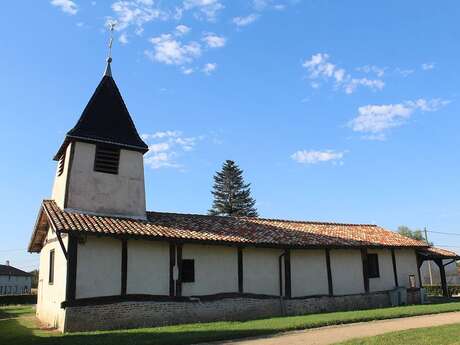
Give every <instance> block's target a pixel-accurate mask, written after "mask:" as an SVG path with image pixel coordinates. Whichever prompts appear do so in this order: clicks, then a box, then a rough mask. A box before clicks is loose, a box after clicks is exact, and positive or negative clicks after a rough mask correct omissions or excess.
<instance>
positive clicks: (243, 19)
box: [232, 13, 259, 27]
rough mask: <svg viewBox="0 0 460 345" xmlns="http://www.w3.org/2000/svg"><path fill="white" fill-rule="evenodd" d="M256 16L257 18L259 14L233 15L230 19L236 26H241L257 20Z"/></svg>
mask: <svg viewBox="0 0 460 345" xmlns="http://www.w3.org/2000/svg"><path fill="white" fill-rule="evenodd" d="M257 18H259V16H258V15H257V14H254V13H252V14H250V15H248V16H245V17H234V18H233V19H232V21H233V24H235V25H236V26H237V27H242V26H247V25H249V24H252V23H254V22H255V21H256V20H257Z"/></svg>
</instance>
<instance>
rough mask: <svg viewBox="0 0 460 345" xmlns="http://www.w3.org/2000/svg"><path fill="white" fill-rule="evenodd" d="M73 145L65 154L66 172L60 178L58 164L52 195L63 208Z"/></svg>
mask: <svg viewBox="0 0 460 345" xmlns="http://www.w3.org/2000/svg"><path fill="white" fill-rule="evenodd" d="M72 145H74V144H69V145H67V148H66V151H65V152H66V153H65V160H64V170H63V171H62V174H61V175H60V176H58V169H59V162H57V164H56V175H55V178H54V184H53V191H52V194H51V198H52V199H53V200H54V201H55V202H56V204H57V205H58V206H59V207H61V208H63V207H64V198H65V190H66V181H67V176H68V174H69V162H70V151H71V147H72Z"/></svg>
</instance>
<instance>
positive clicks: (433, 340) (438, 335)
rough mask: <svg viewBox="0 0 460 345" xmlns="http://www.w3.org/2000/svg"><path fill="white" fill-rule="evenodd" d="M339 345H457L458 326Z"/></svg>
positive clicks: (388, 335) (416, 330) (390, 334)
mask: <svg viewBox="0 0 460 345" xmlns="http://www.w3.org/2000/svg"><path fill="white" fill-rule="evenodd" d="M340 344H341V345H408V344H417V345H434V344H436V345H459V344H460V324H452V325H447V326H437V327H429V328H419V329H413V330H407V331H400V332H393V333H387V334H383V335H379V336H376V337H369V338H362V339H355V340H350V341H347V342H344V343H340Z"/></svg>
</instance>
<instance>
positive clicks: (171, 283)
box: [169, 243, 176, 297]
mask: <svg viewBox="0 0 460 345" xmlns="http://www.w3.org/2000/svg"><path fill="white" fill-rule="evenodd" d="M175 264H176V246H175V245H174V243H170V244H169V296H171V297H173V296H174V292H175V288H174V265H175Z"/></svg>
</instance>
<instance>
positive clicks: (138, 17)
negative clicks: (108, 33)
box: [107, 0, 167, 30]
mask: <svg viewBox="0 0 460 345" xmlns="http://www.w3.org/2000/svg"><path fill="white" fill-rule="evenodd" d="M111 7H112V11H113V12H115V18H112V17H109V18H108V19H107V22H113V21H115V22H116V23H117V25H116V30H124V29H126V28H127V27H129V26H131V25H134V26H137V29H136V30H138V29H139V28H142V26H143V25H144V24H145V23H148V22H151V21H153V20H155V19H166V18H167V14H166V13H165V12H164V11H161V10H160V9H159V8H157V7H156V6H155V4H154V2H153V1H151V0H130V1H126V0H120V1H116V2H114V3H113V4H112V6H111Z"/></svg>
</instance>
